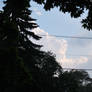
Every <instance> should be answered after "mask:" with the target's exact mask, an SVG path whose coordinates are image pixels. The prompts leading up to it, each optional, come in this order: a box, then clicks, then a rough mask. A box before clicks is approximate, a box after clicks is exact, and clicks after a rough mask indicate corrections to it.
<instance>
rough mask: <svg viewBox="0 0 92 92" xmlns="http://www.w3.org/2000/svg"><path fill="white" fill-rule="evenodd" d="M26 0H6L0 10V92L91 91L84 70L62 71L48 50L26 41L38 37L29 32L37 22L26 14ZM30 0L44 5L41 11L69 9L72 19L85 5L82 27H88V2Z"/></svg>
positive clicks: (89, 7)
mask: <svg viewBox="0 0 92 92" xmlns="http://www.w3.org/2000/svg"><path fill="white" fill-rule="evenodd" d="M29 1H31V0H6V1H5V2H4V4H5V6H4V7H3V10H2V11H0V85H1V86H0V91H1V92H12V91H13V92H16V91H22V92H26V91H28V92H30V91H32V92H36V91H40V92H50V91H51V92H61V91H63V92H66V91H67V92H79V91H80V90H84V89H85V86H86V87H87V88H89V87H90V90H91V89H92V88H91V87H92V81H91V78H89V76H88V74H87V73H86V72H83V71H82V72H80V71H75V70H73V71H70V72H68V71H66V72H63V70H62V67H61V66H60V65H59V64H58V63H57V62H56V59H55V56H54V55H53V54H52V53H51V52H43V51H40V47H41V46H40V45H37V44H35V43H33V42H32V41H31V40H30V37H33V38H34V39H36V40H39V39H40V38H41V37H39V36H37V35H35V34H34V33H33V32H31V31H30V30H31V29H33V28H36V27H38V25H37V24H36V23H34V21H35V19H33V18H31V17H30V14H31V11H30V10H29V9H28V8H29V7H30V5H29ZM33 1H35V2H37V3H39V4H44V8H45V10H50V9H51V8H54V7H60V10H62V11H63V12H69V13H70V14H71V16H72V17H75V18H76V17H79V16H80V15H81V14H82V13H83V11H84V9H85V8H86V9H88V10H89V15H88V17H87V19H86V20H83V23H86V24H85V25H84V26H85V27H88V29H91V27H92V25H91V23H92V22H91V3H90V2H89V1H86V0H84V1H78V0H74V1H71V0H60V1H56V0H33ZM88 23H89V24H88ZM87 24H88V25H87ZM84 81H86V84H85V85H83V83H84ZM78 88H79V90H78ZM89 92H90V91H89Z"/></svg>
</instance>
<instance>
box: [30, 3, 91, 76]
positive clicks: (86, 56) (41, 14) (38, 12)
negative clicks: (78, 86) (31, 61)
mask: <svg viewBox="0 0 92 92" xmlns="http://www.w3.org/2000/svg"><path fill="white" fill-rule="evenodd" d="M30 9H32V10H33V12H32V15H31V16H32V17H33V18H35V19H37V21H36V23H37V24H38V25H39V27H38V28H37V29H34V30H33V32H35V33H36V34H41V35H46V36H42V39H41V40H40V41H38V42H37V41H35V42H36V43H38V44H41V45H43V48H42V50H44V51H51V52H53V53H54V54H56V59H57V62H59V63H60V64H61V66H62V67H63V68H79V69H91V68H92V51H91V50H92V39H89V40H88V39H72V38H68V39H67V38H58V37H54V36H50V35H63V36H79V37H92V31H88V30H86V29H84V28H83V27H82V24H81V20H82V19H84V18H85V17H86V16H87V11H85V13H84V14H82V15H81V17H79V18H77V19H74V18H71V17H70V15H69V14H68V13H66V14H63V13H62V12H60V11H59V9H58V8H54V9H52V10H50V11H45V10H44V9H43V6H41V5H37V4H36V3H34V2H31V8H30ZM87 72H88V73H89V74H90V76H92V71H87Z"/></svg>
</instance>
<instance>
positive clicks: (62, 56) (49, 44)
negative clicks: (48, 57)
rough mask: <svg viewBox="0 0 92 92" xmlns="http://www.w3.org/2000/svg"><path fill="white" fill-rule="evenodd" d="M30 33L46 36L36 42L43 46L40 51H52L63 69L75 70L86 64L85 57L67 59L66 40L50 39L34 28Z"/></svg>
mask: <svg viewBox="0 0 92 92" xmlns="http://www.w3.org/2000/svg"><path fill="white" fill-rule="evenodd" d="M32 31H34V32H35V34H41V35H46V36H42V37H43V38H42V39H41V40H40V41H38V43H40V44H42V45H43V46H44V47H43V48H42V50H45V51H52V52H53V53H54V54H56V59H57V61H58V62H59V63H60V64H61V65H62V66H63V67H67V68H69V67H71V68H76V67H77V66H79V65H82V64H84V63H87V61H88V58H86V57H77V58H67V56H66V53H67V49H68V43H67V41H66V40H64V39H58V38H56V37H51V36H49V34H48V33H47V32H45V31H44V30H42V29H40V28H36V29H34V30H32ZM35 42H36V41H35ZM36 43H37V42H36ZM73 49H74V48H73ZM71 53H72V52H71Z"/></svg>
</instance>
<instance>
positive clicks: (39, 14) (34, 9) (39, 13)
mask: <svg viewBox="0 0 92 92" xmlns="http://www.w3.org/2000/svg"><path fill="white" fill-rule="evenodd" d="M33 11H34V12H35V14H36V15H38V16H41V15H42V13H41V11H39V10H38V9H36V8H33Z"/></svg>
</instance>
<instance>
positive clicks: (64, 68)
mask: <svg viewBox="0 0 92 92" xmlns="http://www.w3.org/2000/svg"><path fill="white" fill-rule="evenodd" d="M63 69H64V70H85V71H92V69H75V68H63Z"/></svg>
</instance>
